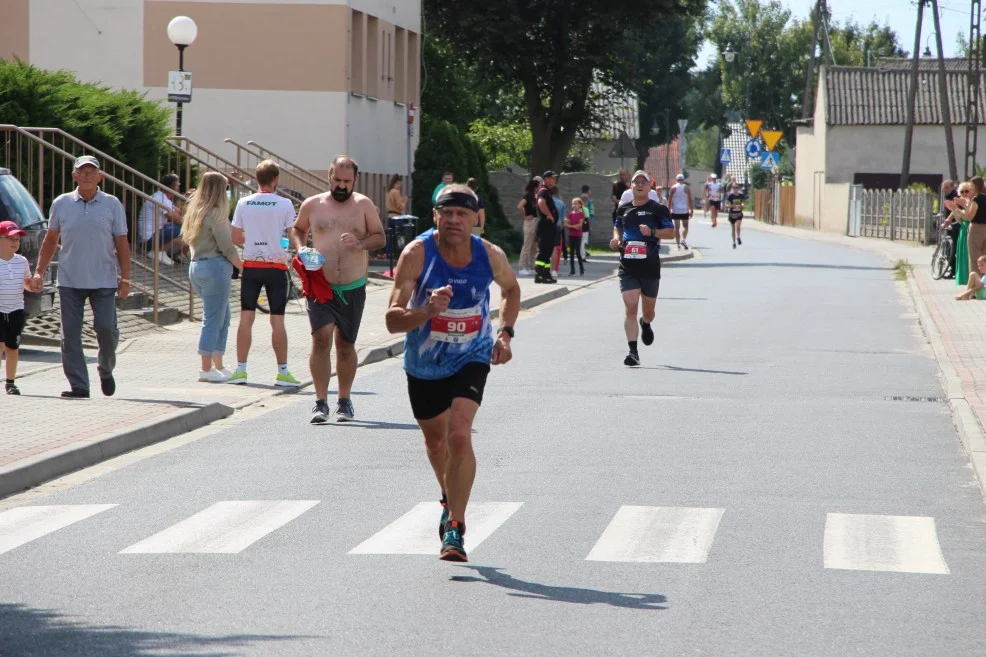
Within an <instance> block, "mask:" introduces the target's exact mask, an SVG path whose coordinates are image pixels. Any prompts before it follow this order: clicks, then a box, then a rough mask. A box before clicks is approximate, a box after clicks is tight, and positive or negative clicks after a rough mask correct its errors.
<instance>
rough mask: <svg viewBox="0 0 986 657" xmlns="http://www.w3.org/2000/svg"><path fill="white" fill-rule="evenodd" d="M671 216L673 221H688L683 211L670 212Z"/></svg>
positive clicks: (686, 214)
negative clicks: (679, 212) (677, 212)
mask: <svg viewBox="0 0 986 657" xmlns="http://www.w3.org/2000/svg"><path fill="white" fill-rule="evenodd" d="M671 218H672V219H674V220H675V221H688V220H689V219H690V217H689V216H688V213H687V212H683V213H681V214H672V215H671Z"/></svg>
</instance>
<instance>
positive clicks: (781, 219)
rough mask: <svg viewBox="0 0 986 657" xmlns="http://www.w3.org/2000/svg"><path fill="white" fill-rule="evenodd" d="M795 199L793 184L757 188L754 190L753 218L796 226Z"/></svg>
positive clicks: (769, 222)
mask: <svg viewBox="0 0 986 657" xmlns="http://www.w3.org/2000/svg"><path fill="white" fill-rule="evenodd" d="M794 199H795V188H794V186H793V185H778V186H775V187H773V188H769V189H755V190H753V218H754V219H756V220H757V221H762V222H764V223H768V224H772V223H778V224H780V225H781V226H794V224H795V222H794Z"/></svg>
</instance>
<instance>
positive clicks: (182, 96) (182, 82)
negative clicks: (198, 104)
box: [168, 71, 192, 103]
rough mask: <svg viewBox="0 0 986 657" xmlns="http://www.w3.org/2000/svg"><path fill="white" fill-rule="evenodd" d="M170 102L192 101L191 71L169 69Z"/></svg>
mask: <svg viewBox="0 0 986 657" xmlns="http://www.w3.org/2000/svg"><path fill="white" fill-rule="evenodd" d="M168 102H169V103H190V102H192V73H191V71H168Z"/></svg>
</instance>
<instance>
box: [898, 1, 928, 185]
mask: <svg viewBox="0 0 986 657" xmlns="http://www.w3.org/2000/svg"><path fill="white" fill-rule="evenodd" d="M925 2H927V0H918V24H917V27H916V28H915V30H914V63H913V64H912V65H911V84H910V87H909V88H908V90H907V127H906V128H905V129H904V162H903V164H901V167H900V188H901V189H907V180H908V178H910V175H911V141H912V138H913V137H914V102H915V100H917V95H918V65H919V63H920V61H921V60H920V57H921V22H922V20H923V19H924V4H925Z"/></svg>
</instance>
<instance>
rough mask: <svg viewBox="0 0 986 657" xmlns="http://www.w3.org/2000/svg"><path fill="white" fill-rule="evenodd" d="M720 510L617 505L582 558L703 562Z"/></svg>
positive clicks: (713, 538) (712, 538)
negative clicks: (601, 531) (590, 548)
mask: <svg viewBox="0 0 986 657" xmlns="http://www.w3.org/2000/svg"><path fill="white" fill-rule="evenodd" d="M723 513H724V509H695V508H686V507H661V506H621V507H620V510H619V511H617V512H616V515H615V516H614V517H613V520H612V521H610V523H609V526H608V527H606V530H605V531H604V532H603V534H602V536H600V537H599V540H598V541H597V542H596V544H595V546H594V547H593V548H592V551H591V552H590V553H589V556H588V557H586V561H623V562H644V563H705V561H706V560H707V559H708V557H709V550H711V549H712V542H713V541H714V540H715V536H716V530H717V529H718V528H719V521H720V520H721V519H722V514H723Z"/></svg>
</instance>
